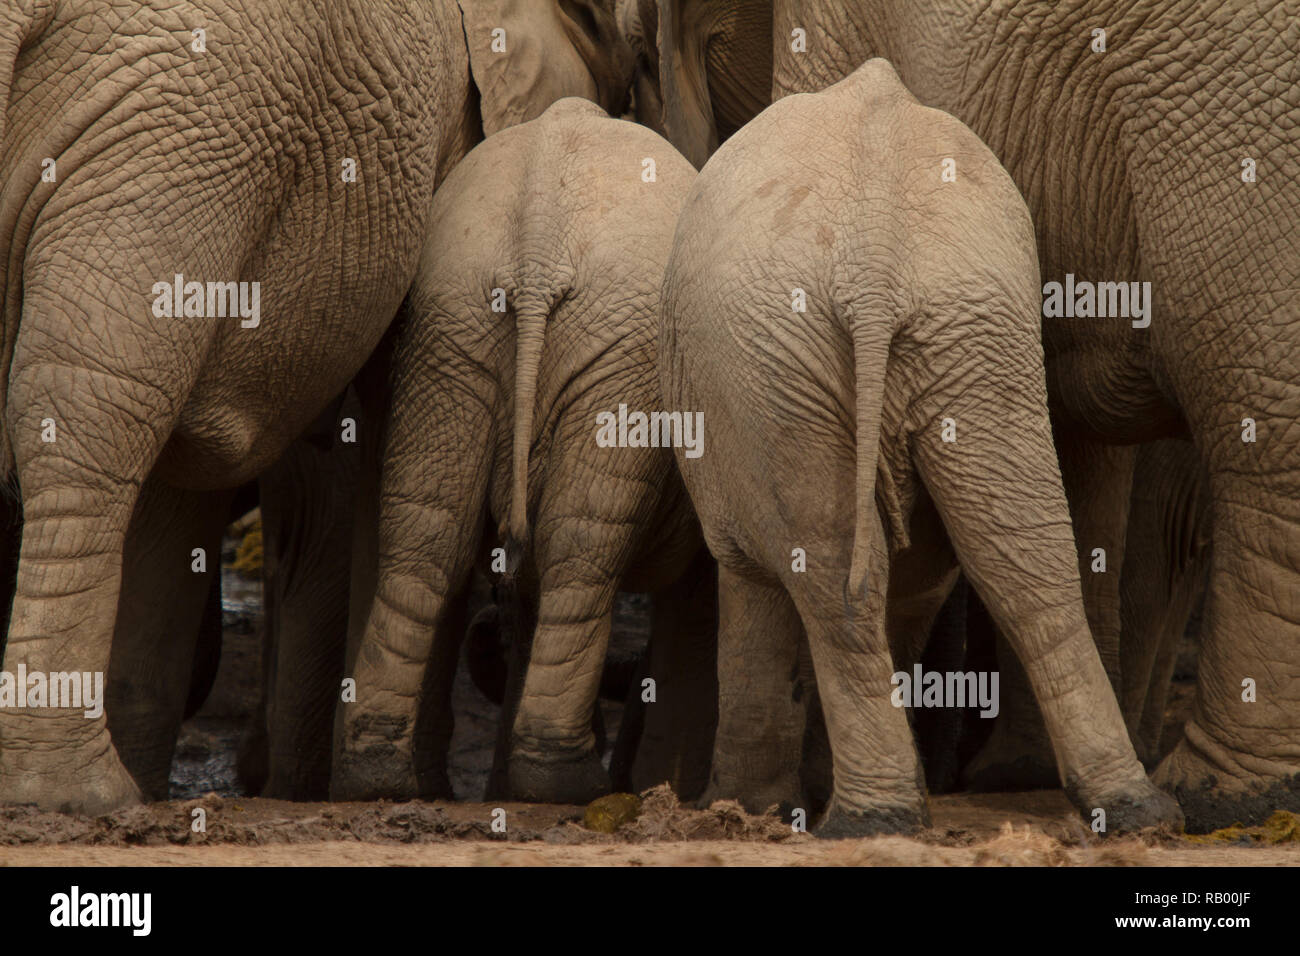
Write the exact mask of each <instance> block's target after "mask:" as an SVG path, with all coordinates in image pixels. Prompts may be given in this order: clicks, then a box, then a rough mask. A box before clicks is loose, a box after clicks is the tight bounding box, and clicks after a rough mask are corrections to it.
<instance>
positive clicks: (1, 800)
mask: <svg viewBox="0 0 1300 956" xmlns="http://www.w3.org/2000/svg"><path fill="white" fill-rule="evenodd" d="M141 801H142V796H141V793H140V788H139V787H137V786H136V783H135V781H134V780H133V779H132V778H131V775H130V773H128V772H127V769H126V767H125V766H124V765H123V764H122V761H121V760H120V759H119V758H118V756H117V751H115V750H114V749H113V742H112V739H111V738H110V737H109V734H108V730H107V728H106V726H105V724H104V722H103V719H102V718H100V719H98V720H87V719H86V718H85V717H84V716H82V715H81V714H80V713H77V714H76V715H75V716H71V717H58V716H54V714H53V713H52V712H48V711H47V712H46V713H45V714H43V715H42V716H39V717H33V716H31V715H30V714H22V713H9V714H5V715H4V716H3V720H2V721H0V805H4V804H35V805H36V806H38V807H40V808H41V809H42V810H57V811H59V812H61V813H81V814H85V815H87V816H98V815H99V814H103V813H110V812H112V811H113V810H117V809H120V808H122V807H125V806H130V805H132V804H136V803H140V802H141Z"/></svg>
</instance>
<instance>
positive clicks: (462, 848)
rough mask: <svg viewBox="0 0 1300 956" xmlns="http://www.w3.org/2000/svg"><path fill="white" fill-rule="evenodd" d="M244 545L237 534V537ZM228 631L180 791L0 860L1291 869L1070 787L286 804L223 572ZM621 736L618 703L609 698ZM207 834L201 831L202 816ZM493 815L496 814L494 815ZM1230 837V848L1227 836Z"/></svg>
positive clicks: (472, 696)
mask: <svg viewBox="0 0 1300 956" xmlns="http://www.w3.org/2000/svg"><path fill="white" fill-rule="evenodd" d="M230 545H231V550H233V542H232V543H230ZM224 576H225V580H224V584H225V592H226V601H225V603H226V607H225V611H226V614H225V625H226V635H225V643H224V646H223V651H222V662H221V670H220V673H219V675H218V679H217V683H216V686H215V687H214V688H213V691H212V694H211V695H210V697H209V699H208V702H207V704H206V706H205V707H204V708H203V710H202V711H201V712H200V713H199V715H198V716H196V717H195V718H194V719H193V720H191V721H189V722H188V723H187V724H186V726H185V728H184V729H183V731H182V735H181V739H180V742H179V744H178V747H177V754H176V760H175V763H174V765H173V770H172V787H171V796H172V799H171V800H170V801H167V802H165V803H156V804H151V805H149V806H145V807H135V808H132V809H129V810H125V811H121V812H118V813H114V814H110V815H108V816H104V817H98V818H94V819H90V818H84V817H70V816H64V815H60V814H53V813H42V812H40V811H37V810H35V809H34V808H0V866H5V865H10V866H44V865H49V866H86V865H90V866H97V865H105V866H123V865H141V866H148V865H160V864H161V865H168V866H178V865H180V866H203V865H219V866H232V865H235V866H245V865H269V866H316V865H347V866H390V865H403V866H467V865H469V866H519V865H522V866H561V865H579V866H612V865H627V866H657V865H670V866H683V865H701V866H716V865H732V866H787V865H796V866H1286V865H1290V866H1295V865H1300V819H1294V818H1290V819H1287V820H1285V821H1282V822H1281V823H1280V824H1279V825H1278V826H1275V827H1274V828H1273V830H1272V831H1270V832H1269V833H1267V834H1265V833H1262V832H1260V833H1255V834H1253V835H1252V834H1250V833H1241V834H1228V835H1226V836H1227V838H1226V839H1221V840H1217V841H1210V842H1205V841H1204V840H1203V838H1202V839H1201V840H1195V839H1188V838H1185V837H1181V836H1177V835H1173V834H1160V833H1148V834H1146V835H1144V836H1142V837H1132V838H1125V839H1106V840H1099V839H1097V837H1096V835H1094V834H1092V833H1091V832H1089V831H1088V830H1087V828H1086V827H1085V825H1084V824H1083V822H1082V820H1081V819H1080V818H1079V817H1078V815H1077V814H1076V813H1075V812H1074V810H1073V809H1072V808H1071V807H1070V805H1069V804H1068V803H1067V802H1066V800H1065V797H1064V795H1063V794H1061V793H1060V792H1059V791H1045V792H1034V793H1015V794H950V795H941V796H934V797H931V798H930V810H931V816H932V820H933V827H932V828H931V829H930V830H929V831H927V832H926V833H924V834H922V835H921V836H919V837H916V838H903V837H877V838H873V839H867V840H846V841H836V842H831V841H823V840H819V839H817V838H815V837H813V836H810V835H808V834H806V833H795V832H794V831H793V830H792V829H791V827H790V826H789V825H787V824H783V823H782V822H781V821H779V820H778V819H776V818H775V817H755V816H750V815H747V814H745V813H743V812H742V811H741V810H740V809H739V808H738V807H736V806H735V805H731V804H716V805H715V806H714V807H712V808H710V809H709V810H707V811H702V810H693V809H686V808H683V807H681V806H679V805H678V804H677V801H676V800H675V799H674V798H673V797H672V795H671V793H667V792H663V791H661V792H652V793H650V794H649V795H647V796H646V798H645V800H644V801H643V803H642V806H641V810H640V815H639V816H638V817H637V819H636V820H634V821H632V822H631V823H628V824H625V825H624V826H622V827H621V828H620V829H619V830H618V832H617V833H616V834H607V833H596V832H593V831H591V830H589V829H586V828H585V827H584V826H583V824H582V821H583V808H582V807H556V806H545V805H528V804H514V803H506V804H502V805H500V809H503V810H504V811H505V817H504V820H505V832H504V833H501V832H494V831H493V828H492V821H493V816H494V813H493V812H494V810H497V809H498V807H497V805H494V804H485V803H478V802H457V803H422V802H415V803H406V804H391V803H384V802H381V803H373V804H362V803H336V804H331V803H287V802H282V801H275V800H263V799H254V798H248V797H245V796H243V795H242V791H241V789H240V786H239V782H238V780H237V779H236V776H235V772H234V751H235V746H236V745H237V743H238V740H239V737H240V733H241V731H242V728H243V725H244V722H245V720H246V718H247V715H248V713H249V711H250V710H251V708H252V705H253V702H254V700H255V693H256V688H257V684H258V680H259V668H260V664H259V656H260V632H261V621H260V593H259V590H260V589H259V587H258V586H257V585H256V584H254V583H251V582H248V581H241V580H240V579H239V578H238V577H237V576H236V575H234V574H232V573H230V572H229V571H226V572H225V575H224ZM645 616H646V615H645V613H644V608H643V607H642V606H640V605H639V604H638V602H637V601H636V600H635V599H632V600H631V601H622V602H621V604H620V607H619V612H618V617H617V619H616V624H615V633H616V638H617V639H620V640H623V641H624V642H627V643H630V644H635V643H636V641H638V640H644V637H645V629H646V628H645ZM1194 689H1195V670H1194V659H1193V661H1192V662H1191V663H1188V664H1186V665H1184V663H1183V662H1180V666H1179V674H1178V679H1177V681H1176V683H1175V686H1174V688H1173V692H1172V693H1171V695H1170V706H1169V712H1168V714H1167V719H1166V733H1165V740H1164V749H1169V748H1172V746H1173V744H1174V743H1175V742H1176V741H1177V739H1178V736H1179V734H1180V733H1181V726H1182V721H1183V720H1184V719H1185V718H1186V715H1187V713H1188V711H1189V709H1190V706H1191V698H1192V695H1193V691H1194ZM454 706H455V711H456V714H457V726H456V733H455V735H454V737H453V740H452V747H451V753H450V772H451V777H452V784H453V786H454V788H455V791H456V794H457V796H458V797H459V798H461V799H462V800H476V799H480V798H481V795H482V792H483V787H484V785H485V783H486V779H487V773H488V770H489V766H490V761H491V746H492V740H493V734H494V732H495V723H496V712H497V708H496V707H495V706H494V705H492V704H491V703H490V702H489V701H487V700H486V699H485V698H484V697H483V696H482V695H481V694H480V693H479V692H478V691H477V689H476V688H475V687H474V686H473V684H472V682H470V681H469V679H468V675H467V674H466V672H465V670H464V668H463V667H462V670H461V673H460V674H459V675H458V678H457V682H456V686H455V691H454ZM602 707H603V713H604V716H605V723H606V729H607V733H608V736H609V739H610V741H611V742H612V740H613V738H614V736H615V734H616V733H617V728H618V720H619V717H620V711H621V708H620V707H619V705H618V704H616V703H610V702H602ZM199 809H201V810H202V811H203V817H204V823H205V829H204V832H201V833H200V832H195V831H194V830H193V828H192V824H193V823H194V821H195V813H194V811H195V810H199ZM498 816H499V815H498ZM1233 840H1235V842H1232V841H1233Z"/></svg>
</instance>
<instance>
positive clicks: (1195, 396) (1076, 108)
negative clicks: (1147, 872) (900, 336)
mask: <svg viewBox="0 0 1300 956" xmlns="http://www.w3.org/2000/svg"><path fill="white" fill-rule="evenodd" d="M1295 20H1296V10H1295V6H1294V4H1293V3H1290V2H1286V0H1265V2H1262V3H1259V4H1255V5H1252V6H1251V7H1250V8H1249V9H1246V8H1245V7H1243V6H1242V5H1239V4H1227V5H1224V4H1220V3H1213V2H1209V0H1178V2H1168V0H1138V2H1119V0H1066V2H1061V3H1056V4H1043V3H1035V2H1030V0H1012V2H1007V3H1001V4H996V5H993V6H989V5H972V4H969V3H964V2H960V0H927V2H924V3H913V2H909V3H901V2H896V0H816V2H811V0H776V3H775V5H774V31H773V32H774V46H773V51H774V52H773V87H772V95H773V99H774V100H775V99H779V98H780V97H783V96H786V95H789V94H793V93H800V92H811V91H814V90H819V89H822V88H825V87H827V86H829V85H831V84H833V83H835V82H837V81H838V80H840V79H841V78H843V77H844V76H847V75H848V74H849V73H851V72H852V71H853V70H854V69H855V68H856V67H857V66H858V65H859V64H860V63H863V62H865V61H866V60H868V59H869V58H871V57H875V56H882V57H885V58H887V59H889V60H890V62H891V63H893V64H894V66H895V68H896V69H897V70H898V73H899V75H900V77H901V78H902V80H903V82H904V84H905V85H906V86H907V87H908V89H910V90H911V91H912V92H913V93H914V94H915V95H916V97H917V98H918V99H919V100H920V101H921V102H922V103H925V104H926V105H929V106H933V107H935V108H938V109H942V110H945V111H947V112H949V113H951V114H952V115H954V116H956V117H957V118H958V119H960V120H961V121H962V122H964V123H966V124H967V125H968V126H969V127H970V128H971V129H972V130H974V132H975V133H976V134H977V135H978V136H979V137H980V138H981V139H983V140H984V141H985V142H986V143H987V144H988V145H989V148H990V149H992V151H993V153H994V155H996V156H998V158H999V159H1000V160H1001V161H1002V163H1003V165H1004V166H1005V167H1006V169H1007V171H1008V172H1009V173H1010V175H1011V177H1012V179H1013V180H1014V181H1015V182H1016V184H1017V186H1018V187H1019V188H1020V190H1021V192H1022V193H1023V195H1024V198H1025V201H1026V203H1027V205H1028V207H1029V210H1030V213H1031V214H1032V216H1033V220H1034V223H1035V229H1036V236H1037V240H1038V252H1039V260H1040V265H1041V273H1042V277H1043V279H1044V281H1045V287H1044V289H1043V299H1044V302H1043V306H1044V312H1045V313H1048V314H1045V315H1044V319H1043V342H1044V347H1045V351H1046V361H1047V377H1048V392H1049V399H1050V403H1051V408H1052V412H1053V417H1054V420H1055V422H1056V427H1057V434H1058V444H1060V445H1067V446H1068V445H1075V446H1076V447H1077V448H1082V449H1084V450H1085V451H1086V447H1087V445H1088V444H1089V443H1091V444H1093V446H1094V447H1096V448H1101V447H1104V446H1106V445H1124V444H1134V443H1139V442H1144V441H1153V440H1157V439H1161V438H1182V439H1185V440H1189V441H1190V442H1191V443H1192V444H1193V446H1194V447H1195V449H1196V453H1197V456H1198V458H1199V460H1200V461H1201V462H1203V464H1204V468H1205V470H1206V480H1207V488H1208V496H1209V502H1210V512H1211V516H1212V517H1211V519H1210V521H1211V528H1210V532H1209V537H1210V538H1211V539H1212V540H1213V542H1214V547H1213V556H1212V559H1211V562H1210V570H1209V572H1208V578H1209V579H1208V585H1207V598H1206V606H1205V620H1204V627H1203V631H1202V649H1201V667H1200V671H1199V676H1198V689H1197V702H1196V704H1195V710H1194V714H1193V717H1192V719H1191V721H1190V722H1189V723H1188V724H1187V726H1186V728H1185V734H1184V738H1183V740H1182V741H1180V742H1179V744H1178V746H1177V747H1176V748H1175V750H1174V751H1173V752H1172V753H1171V754H1170V755H1168V756H1167V757H1166V758H1165V759H1164V761H1163V762H1162V763H1161V765H1160V766H1159V767H1158V769H1157V770H1156V772H1155V776H1154V779H1155V780H1156V782H1157V783H1158V784H1159V785H1160V786H1162V787H1163V788H1165V789H1166V790H1168V791H1169V792H1171V793H1174V794H1175V795H1176V796H1177V797H1178V800H1179V801H1180V803H1181V804H1182V806H1183V809H1184V811H1185V812H1186V813H1187V823H1188V827H1189V829H1191V830H1193V831H1206V830H1211V829H1214V828H1217V827H1220V826H1225V825H1228V824H1231V823H1233V822H1234V821H1240V822H1242V823H1246V824H1250V823H1259V822H1261V821H1262V820H1263V819H1264V818H1265V817H1266V816H1267V815H1268V814H1269V813H1271V812H1272V811H1273V810H1275V809H1279V808H1281V809H1290V810H1300V752H1297V750H1296V747H1295V743H1294V741H1295V740H1296V739H1297V738H1298V737H1300V682H1297V681H1296V680H1295V679H1294V671H1295V666H1294V661H1295V655H1296V647H1297V643H1296V642H1297V639H1298V638H1300V607H1297V605H1296V604H1295V602H1294V600H1292V598H1291V595H1294V594H1296V593H1300V557H1298V555H1300V496H1298V495H1296V493H1295V479H1296V475H1297V474H1300V447H1297V446H1296V445H1295V443H1294V442H1292V441H1289V440H1288V439H1289V435H1290V424H1289V423H1290V422H1291V421H1293V420H1294V419H1295V418H1296V417H1297V415H1298V414H1300V341H1298V339H1300V323H1297V322H1295V321H1293V320H1294V317H1295V316H1296V314H1297V312H1298V311H1300V301H1298V300H1297V296H1300V291H1298V290H1300V229H1297V228H1296V225H1297V204H1296V200H1295V195H1294V192H1293V191H1292V185H1293V184H1294V183H1295V182H1296V181H1297V180H1300V142H1297V140H1296V138H1295V137H1294V136H1288V135H1286V134H1285V130H1287V129H1288V128H1290V127H1293V126H1295V125H1296V123H1297V122H1300V83H1296V82H1294V81H1295V79H1296V76H1295V57H1294V56H1293V55H1292V53H1293V49H1294V43H1293V42H1292V40H1293V37H1294V25H1295ZM796 30H798V31H799V33H798V34H796V33H795V31H796ZM1229 251H1230V254H1228V253H1229ZM1103 282H1109V283H1131V282H1138V283H1147V282H1149V283H1150V285H1149V286H1142V285H1139V286H1138V292H1139V293H1140V294H1141V295H1142V303H1139V302H1138V301H1137V300H1136V298H1135V299H1134V300H1133V301H1130V302H1129V308H1128V309H1125V308H1124V302H1123V301H1121V300H1120V299H1119V287H1118V286H1117V285H1111V286H1107V287H1104V291H1105V292H1106V296H1107V305H1106V308H1105V311H1106V312H1108V313H1110V314H1109V315H1106V316H1100V315H1099V316H1096V317H1089V316H1088V315H1087V313H1089V312H1096V311H1098V309H1097V308H1096V303H1095V302H1094V307H1093V308H1092V309H1089V308H1087V305H1086V296H1087V294H1088V293H1089V292H1092V291H1095V289H1096V285H1095V284H1096V283H1103ZM1075 283H1077V285H1075ZM1053 284H1055V285H1053ZM1067 285H1073V286H1074V288H1075V292H1076V295H1075V297H1074V300H1073V302H1072V304H1078V303H1080V302H1083V303H1084V308H1083V309H1079V310H1076V309H1073V308H1071V309H1068V310H1064V309H1063V310H1060V311H1063V312H1064V313H1066V314H1061V315H1058V314H1056V313H1057V312H1058V309H1057V308H1056V305H1055V304H1053V301H1052V300H1053V299H1054V298H1055V297H1056V296H1057V292H1058V290H1060V291H1061V292H1064V289H1065V287H1066V286H1067ZM1128 288H1129V290H1130V293H1131V292H1132V286H1129V287H1128ZM1146 290H1149V294H1148V293H1147V291H1146ZM1112 291H1113V296H1112V294H1111V293H1112ZM1143 303H1144V304H1143ZM1112 305H1113V306H1115V308H1113V309H1112V308H1111V307H1110V306H1112ZM1124 312H1127V313H1128V314H1118V315H1117V314H1116V313H1124ZM1076 313H1079V314H1076ZM1139 313H1141V314H1139ZM1069 433H1074V436H1076V437H1071V438H1068V439H1066V440H1065V441H1061V438H1062V436H1066V435H1068V434H1069ZM1077 457H1078V458H1079V459H1080V460H1079V461H1077V462H1075V463H1071V462H1067V461H1066V460H1065V456H1064V454H1063V460H1062V471H1063V478H1064V480H1065V483H1066V487H1067V491H1069V490H1070V489H1071V488H1085V489H1086V488H1087V487H1088V486H1089V484H1090V482H1089V481H1088V480H1086V479H1085V476H1086V474H1087V472H1088V470H1089V469H1092V470H1094V471H1095V470H1098V469H1099V468H1100V467H1101V466H1099V465H1098V464H1096V457H1095V456H1093V455H1088V454H1079V455H1078V456H1077ZM1071 472H1073V474H1071ZM1106 482H1107V484H1108V485H1109V486H1110V487H1113V488H1116V489H1118V490H1117V491H1112V492H1108V494H1118V495H1120V496H1121V499H1120V500H1121V501H1125V502H1126V501H1127V500H1128V492H1127V490H1125V489H1124V488H1123V477H1122V473H1121V474H1120V475H1118V476H1115V477H1112V478H1108V479H1106ZM1081 504H1082V505H1083V507H1084V510H1087V509H1088V507H1089V503H1088V502H1087V501H1086V500H1085V501H1082V502H1081ZM1123 527H1124V526H1122V525H1121V526H1120V531H1121V533H1122V531H1123ZM1112 530H1113V529H1108V528H1105V527H1101V528H1098V529H1096V532H1095V535H1094V533H1093V532H1091V531H1087V530H1085V531H1080V529H1076V537H1077V538H1078V539H1079V541H1080V547H1081V548H1086V547H1087V544H1086V542H1087V540H1088V539H1089V538H1092V537H1094V536H1096V537H1102V536H1104V535H1106V534H1109V533H1110V532H1111V531H1112ZM1117 603H1118V602H1112V604H1111V606H1110V609H1109V610H1104V609H1099V612H1101V613H1105V614H1108V615H1110V620H1109V621H1107V622H1100V621H1095V620H1094V625H1096V626H1095V627H1094V631H1095V633H1099V634H1109V635H1115V636H1117V635H1118V634H1119V633H1120V624H1119V622H1118V620H1117V619H1116V618H1115V617H1114V615H1115V613H1116V610H1115V608H1116V606H1117ZM1102 624H1104V626H1101V625H1102ZM1103 650H1104V651H1105V653H1106V655H1107V656H1110V657H1112V659H1118V658H1117V655H1116V653H1115V649H1114V647H1113V645H1112V646H1111V647H1110V648H1104V649H1103ZM1247 679H1249V680H1250V681H1253V682H1255V684H1256V685H1257V686H1258V688H1259V693H1258V695H1257V697H1254V698H1252V699H1249V700H1247V699H1244V698H1245V696H1246V695H1244V693H1243V690H1242V688H1243V682H1244V681H1246V680H1247Z"/></svg>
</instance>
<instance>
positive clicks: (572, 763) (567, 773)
mask: <svg viewBox="0 0 1300 956" xmlns="http://www.w3.org/2000/svg"><path fill="white" fill-rule="evenodd" d="M507 786H508V787H509V792H510V796H511V797H513V798H514V799H516V800H528V801H532V802H536V803H577V804H586V803H590V802H591V801H592V800H595V799H596V798H597V797H603V796H604V795H605V794H607V793H609V792H610V791H611V790H612V786H611V783H610V779H609V774H608V773H607V772H606V770H605V768H604V766H603V765H602V764H601V762H600V757H599V756H597V755H596V752H595V750H586V751H580V752H577V753H571V754H564V755H560V756H546V757H539V756H537V755H534V754H528V753H519V752H516V753H514V754H511V756H510V760H509V762H508V765H507Z"/></svg>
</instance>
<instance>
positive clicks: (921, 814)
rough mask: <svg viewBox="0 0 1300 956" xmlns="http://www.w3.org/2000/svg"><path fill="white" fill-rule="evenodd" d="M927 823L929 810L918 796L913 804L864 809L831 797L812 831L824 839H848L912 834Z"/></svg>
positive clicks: (926, 825)
mask: <svg viewBox="0 0 1300 956" xmlns="http://www.w3.org/2000/svg"><path fill="white" fill-rule="evenodd" d="M929 825H930V811H929V808H928V807H927V806H926V805H925V801H924V800H922V801H921V803H920V804H918V805H914V806H910V807H909V806H883V807H872V808H868V809H858V808H849V807H845V806H842V805H841V804H839V803H838V802H837V801H835V800H834V799H832V800H831V805H830V807H829V808H828V809H827V810H826V815H825V816H824V817H822V820H821V822H820V823H818V824H817V826H816V827H814V828H813V834H814V835H815V836H818V837H821V838H822V839H824V840H850V839H860V838H862V837H870V836H885V835H890V834H904V835H905V834H913V833H917V832H918V831H920V830H924V829H925V828H926V827H928V826H929Z"/></svg>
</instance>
